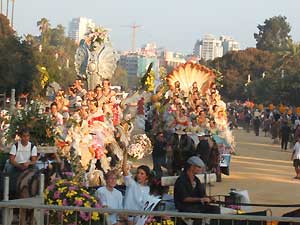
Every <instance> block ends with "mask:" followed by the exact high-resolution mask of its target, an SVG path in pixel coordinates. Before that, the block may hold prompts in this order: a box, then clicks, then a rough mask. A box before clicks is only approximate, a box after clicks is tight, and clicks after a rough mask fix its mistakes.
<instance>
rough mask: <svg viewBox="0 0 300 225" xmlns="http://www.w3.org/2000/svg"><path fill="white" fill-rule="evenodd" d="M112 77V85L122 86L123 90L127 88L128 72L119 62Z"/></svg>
mask: <svg viewBox="0 0 300 225" xmlns="http://www.w3.org/2000/svg"><path fill="white" fill-rule="evenodd" d="M113 78H114V79H112V81H111V83H112V85H119V86H122V87H123V88H124V89H125V90H126V89H127V88H128V73H127V70H125V69H124V68H123V67H122V66H120V65H119V64H118V65H117V68H116V70H115V73H114V76H113Z"/></svg>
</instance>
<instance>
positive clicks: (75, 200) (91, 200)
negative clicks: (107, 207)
mask: <svg viewBox="0 0 300 225" xmlns="http://www.w3.org/2000/svg"><path fill="white" fill-rule="evenodd" d="M44 195H45V202H46V204H48V205H59V206H77V207H88V208H100V207H101V205H100V204H99V203H98V201H97V199H96V198H95V197H94V196H92V195H91V194H90V193H89V192H88V191H87V189H86V188H85V187H83V186H82V185H81V184H80V183H78V182H76V181H70V180H61V179H60V180H56V181H55V182H54V183H53V184H51V185H50V186H48V187H47V188H46V190H45V193H44ZM49 214H50V223H51V221H53V223H54V224H55V222H57V221H61V220H62V221H63V222H64V223H63V224H67V225H74V224H76V225H85V224H93V223H96V222H97V221H98V223H99V220H100V214H99V213H98V212H92V213H88V212H76V211H71V210H68V211H64V212H63V213H59V212H54V211H50V212H49ZM90 222H91V223H90ZM98 223H97V224H98Z"/></svg>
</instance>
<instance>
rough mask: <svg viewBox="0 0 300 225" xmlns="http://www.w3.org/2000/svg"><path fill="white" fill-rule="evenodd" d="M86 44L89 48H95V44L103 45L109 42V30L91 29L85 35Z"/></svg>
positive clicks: (101, 28)
mask: <svg viewBox="0 0 300 225" xmlns="http://www.w3.org/2000/svg"><path fill="white" fill-rule="evenodd" d="M85 42H86V43H87V44H88V45H89V46H93V44H94V43H98V44H100V45H102V44H103V43H105V42H109V37H108V30H107V29H105V28H104V27H96V28H89V30H88V32H87V33H86V34H85Z"/></svg>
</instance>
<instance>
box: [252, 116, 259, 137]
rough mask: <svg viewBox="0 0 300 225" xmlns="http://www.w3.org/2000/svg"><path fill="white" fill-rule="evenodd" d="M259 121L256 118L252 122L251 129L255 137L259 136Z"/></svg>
mask: <svg viewBox="0 0 300 225" xmlns="http://www.w3.org/2000/svg"><path fill="white" fill-rule="evenodd" d="M259 127H260V119H259V118H258V116H256V117H255V118H254V120H253V129H254V133H255V135H256V136H259Z"/></svg>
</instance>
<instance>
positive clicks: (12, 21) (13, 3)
mask: <svg viewBox="0 0 300 225" xmlns="http://www.w3.org/2000/svg"><path fill="white" fill-rule="evenodd" d="M11 1H12V8H11V26H12V27H14V13H15V0H11Z"/></svg>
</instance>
